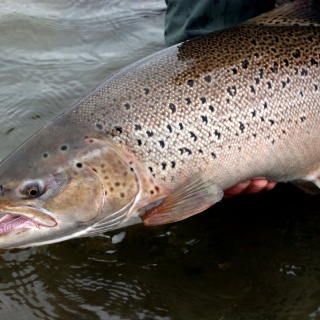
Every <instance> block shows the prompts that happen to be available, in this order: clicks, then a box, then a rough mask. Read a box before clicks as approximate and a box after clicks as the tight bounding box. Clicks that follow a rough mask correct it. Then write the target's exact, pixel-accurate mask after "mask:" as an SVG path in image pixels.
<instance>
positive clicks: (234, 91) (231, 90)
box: [227, 86, 237, 97]
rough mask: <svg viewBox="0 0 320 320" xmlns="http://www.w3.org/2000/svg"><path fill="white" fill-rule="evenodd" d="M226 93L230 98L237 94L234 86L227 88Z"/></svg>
mask: <svg viewBox="0 0 320 320" xmlns="http://www.w3.org/2000/svg"><path fill="white" fill-rule="evenodd" d="M227 92H228V93H229V95H230V96H231V97H233V96H235V95H236V94H237V87H236V86H232V87H228V89H227Z"/></svg>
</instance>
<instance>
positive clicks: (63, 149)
mask: <svg viewBox="0 0 320 320" xmlns="http://www.w3.org/2000/svg"><path fill="white" fill-rule="evenodd" d="M67 149H68V147H67V146H61V148H60V150H62V151H66V150H67Z"/></svg>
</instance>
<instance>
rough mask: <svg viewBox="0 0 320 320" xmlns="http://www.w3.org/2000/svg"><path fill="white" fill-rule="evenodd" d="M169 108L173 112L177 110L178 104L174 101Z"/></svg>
mask: <svg viewBox="0 0 320 320" xmlns="http://www.w3.org/2000/svg"><path fill="white" fill-rule="evenodd" d="M169 109H170V110H171V111H172V113H175V112H176V106H175V105H174V104H173V103H170V104H169Z"/></svg>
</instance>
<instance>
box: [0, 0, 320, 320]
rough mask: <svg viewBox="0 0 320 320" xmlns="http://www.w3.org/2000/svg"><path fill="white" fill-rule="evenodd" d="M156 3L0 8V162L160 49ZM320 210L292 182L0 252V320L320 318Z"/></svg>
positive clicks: (10, 4) (61, 1) (159, 4)
mask: <svg viewBox="0 0 320 320" xmlns="http://www.w3.org/2000/svg"><path fill="white" fill-rule="evenodd" d="M164 10H165V5H164V1H162V0H157V1H156V0H149V1H143V0H139V1H129V0H127V1H116V0H112V1H106V0H95V1H84V0H81V1H80V0H68V1H66V0H56V1H48V0H45V1H40V0H38V1H36V0H28V1H25V0H15V1H11V0H2V1H1V3H0V39H1V46H0V70H1V73H0V83H1V86H0V101H1V105H0V112H1V117H0V146H1V149H0V158H4V157H5V156H6V155H7V154H8V153H9V152H10V151H12V150H13V149H14V148H15V147H17V146H18V145H19V144H20V143H21V142H23V141H24V140H25V139H26V137H28V136H30V135H31V134H32V133H33V132H35V130H37V129H38V128H39V127H41V126H42V125H43V124H44V123H46V122H47V121H48V120H49V119H51V118H52V117H53V116H54V115H56V114H57V113H59V112H61V111H62V110H63V109H64V108H65V107H66V106H67V105H69V104H70V103H72V102H73V101H74V100H75V99H76V98H77V97H79V96H80V95H81V94H83V93H84V92H86V91H88V90H89V88H90V87H92V86H93V85H95V84H96V83H98V82H99V81H101V80H102V79H103V78H105V77H106V76H107V75H108V74H110V73H112V72H114V71H115V70H117V69H119V68H120V67H122V66H124V65H127V64H129V63H130V62H133V61H135V60H137V59H139V58H141V57H144V56H146V55H148V54H150V53H152V52H155V51H158V50H160V49H162V48H163V47H164V41H163V19H164ZM319 208H320V200H319V198H317V197H312V196H308V195H306V194H304V193H303V192H301V191H299V190H297V189H295V188H294V187H292V186H290V185H282V186H278V187H277V188H276V189H275V190H273V191H271V192H266V193H262V194H258V195H254V196H238V197H235V198H233V199H230V200H228V201H224V202H222V203H219V204H218V205H215V206H214V207H213V208H211V209H210V210H208V211H207V212H205V213H203V214H199V215H197V216H195V217H193V218H190V219H188V220H186V221H183V222H180V223H176V224H172V225H168V226H163V227H156V228H145V227H144V226H142V225H137V226H133V227H129V228H126V229H124V230H117V231H115V232H111V233H108V234H105V235H103V236H100V237H94V238H83V239H75V240H71V241H66V242H62V243H58V244H52V245H47V246H42V247H39V248H31V249H26V250H12V251H9V252H3V253H1V254H0V319H1V320H5V319H8V320H9V319H10V320H15V319H19V320H24V319H28V320H29V319H112V320H116V319H130V320H131V319H173V320H176V319H178V320H180V319H181V320H183V319H190V320H195V319H208V320H247V319H250V320H251V319H252V320H274V319H279V320H280V319H281V320H302V319H320V249H319V248H320V214H319V211H320V210H319Z"/></svg>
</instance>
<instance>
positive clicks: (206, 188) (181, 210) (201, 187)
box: [142, 173, 223, 226]
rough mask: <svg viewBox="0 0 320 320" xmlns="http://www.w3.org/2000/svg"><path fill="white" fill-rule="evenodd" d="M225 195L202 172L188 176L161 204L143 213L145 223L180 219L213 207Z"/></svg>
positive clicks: (163, 222) (158, 223)
mask: <svg viewBox="0 0 320 320" xmlns="http://www.w3.org/2000/svg"><path fill="white" fill-rule="evenodd" d="M222 197H223V191H222V190H221V189H220V188H219V187H218V186H217V185H216V184H214V183H213V182H212V181H211V180H209V179H207V178H206V177H205V176H203V175H202V174H201V173H197V174H194V175H192V176H191V177H190V178H188V179H187V180H186V181H185V182H184V183H183V184H182V185H180V186H179V187H178V188H176V189H175V190H174V191H173V192H172V193H171V194H170V195H169V196H167V197H166V198H164V200H163V201H161V202H160V204H159V203H158V204H155V206H153V207H151V208H150V209H148V210H147V211H146V212H144V214H143V215H142V219H143V223H144V224H145V225H147V226H155V225H160V224H166V223H171V222H176V221H180V220H183V219H186V218H188V217H191V216H193V215H195V214H197V213H199V212H201V211H204V210H206V209H207V208H209V207H211V206H212V205H213V204H215V203H216V202H218V201H220V200H221V199H222Z"/></svg>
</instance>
